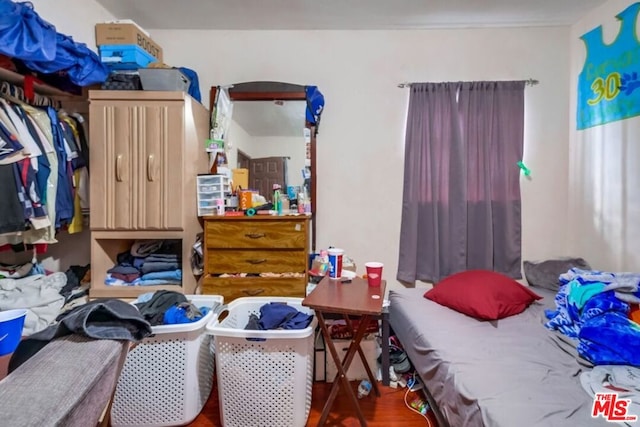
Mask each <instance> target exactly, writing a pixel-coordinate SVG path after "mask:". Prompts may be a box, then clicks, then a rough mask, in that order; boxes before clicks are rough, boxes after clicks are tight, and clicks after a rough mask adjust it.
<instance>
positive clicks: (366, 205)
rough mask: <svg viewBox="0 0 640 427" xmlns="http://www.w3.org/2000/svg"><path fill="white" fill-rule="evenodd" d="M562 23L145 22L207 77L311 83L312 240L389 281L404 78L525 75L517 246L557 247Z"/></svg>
mask: <svg viewBox="0 0 640 427" xmlns="http://www.w3.org/2000/svg"><path fill="white" fill-rule="evenodd" d="M569 31H570V28H569V27H549V28H513V29H509V28H502V29H455V30H423V31H419V30H416V31H186V30H180V31H169V30H153V29H151V32H152V34H153V37H154V39H155V40H157V41H158V42H159V43H160V44H161V45H162V47H163V49H164V53H165V61H166V62H168V63H169V64H171V65H176V66H187V67H190V68H193V69H195V70H197V72H198V73H199V77H200V83H201V91H202V93H204V94H207V93H208V88H209V86H210V85H212V84H229V83H234V82H243V81H252V80H278V81H285V82H291V83H298V84H315V85H318V87H319V88H320V90H321V91H322V92H323V93H324V95H325V99H326V110H325V112H324V115H323V117H322V122H321V126H320V133H319V135H318V171H317V172H318V177H319V181H318V182H319V183H318V201H317V202H318V206H319V208H318V215H317V217H318V224H317V225H318V230H319V235H318V244H319V247H327V246H328V245H334V246H338V247H342V248H345V249H346V251H347V255H349V256H351V257H353V258H354V259H355V260H356V262H357V264H358V266H359V271H360V272H361V271H362V270H363V268H364V263H365V262H366V261H371V260H378V261H382V262H383V263H384V264H385V274H384V275H385V277H386V279H387V280H389V281H390V282H391V286H401V285H400V284H399V283H397V282H396V281H395V275H396V270H397V261H398V260H397V258H398V239H399V231H400V217H401V203H402V183H403V156H404V151H403V150H404V132H405V120H406V118H405V116H406V110H407V102H408V96H409V92H408V90H407V89H399V88H397V87H396V86H397V84H398V83H399V82H404V81H450V80H485V79H486V80H503V79H526V78H530V77H531V78H535V79H539V80H540V84H539V85H538V86H534V87H528V88H527V89H526V91H527V92H526V113H525V114H526V122H525V123H526V125H525V154H524V162H525V164H526V165H527V166H528V167H529V168H530V169H531V171H532V179H531V180H526V179H524V178H523V181H522V193H523V214H522V215H523V235H522V239H523V257H524V259H544V258H548V257H551V256H557V255H564V254H565V252H566V246H565V242H566V230H567V216H566V215H565V212H566V211H567V186H568V184H567V179H568V175H567V165H568V139H569V131H568V128H567V123H568V121H569V117H568V110H567V106H568V97H569Z"/></svg>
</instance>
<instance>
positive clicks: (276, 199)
mask: <svg viewBox="0 0 640 427" xmlns="http://www.w3.org/2000/svg"><path fill="white" fill-rule="evenodd" d="M273 210H274V211H276V212H277V213H278V215H282V200H280V190H279V189H276V190H274V191H273Z"/></svg>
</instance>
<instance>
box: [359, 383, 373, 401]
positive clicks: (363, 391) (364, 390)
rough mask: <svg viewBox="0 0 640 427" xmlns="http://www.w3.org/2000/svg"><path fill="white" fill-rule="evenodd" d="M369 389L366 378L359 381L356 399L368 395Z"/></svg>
mask: <svg viewBox="0 0 640 427" xmlns="http://www.w3.org/2000/svg"><path fill="white" fill-rule="evenodd" d="M370 391H371V383H370V382H369V381H367V380H362V381H360V384H359V385H358V399H362V398H363V397H365V396H368V395H369V392H370Z"/></svg>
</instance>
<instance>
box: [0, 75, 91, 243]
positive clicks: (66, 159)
mask: <svg viewBox="0 0 640 427" xmlns="http://www.w3.org/2000/svg"><path fill="white" fill-rule="evenodd" d="M27 101H28V100H27V99H25V95H24V91H22V90H21V88H19V87H17V86H14V85H11V84H10V83H7V82H2V83H1V84H0V194H2V199H3V200H2V203H0V247H2V246H3V245H19V244H49V243H55V242H56V238H55V235H56V232H58V231H60V230H67V231H68V232H70V233H73V232H79V231H81V230H82V222H83V221H82V205H83V203H82V198H83V197H82V195H83V194H84V195H85V196H84V198H86V199H87V201H86V206H87V208H88V196H86V194H88V188H89V186H88V170H87V166H88V150H89V145H88V142H87V140H86V138H85V136H86V129H84V119H82V120H80V119H79V118H78V117H80V118H82V117H81V116H80V115H78V114H71V115H70V114H68V113H67V112H65V111H63V110H61V109H59V108H55V107H54V105H55V102H54V101H53V100H52V99H50V98H48V97H45V96H42V95H39V94H37V95H36V96H35V97H33V98H32V99H31V101H30V102H27Z"/></svg>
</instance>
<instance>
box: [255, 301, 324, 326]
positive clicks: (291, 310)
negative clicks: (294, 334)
mask: <svg viewBox="0 0 640 427" xmlns="http://www.w3.org/2000/svg"><path fill="white" fill-rule="evenodd" d="M312 320H313V315H312V314H306V313H303V312H301V311H299V310H298V309H296V308H295V307H292V306H290V305H287V304H285V303H281V302H272V303H269V304H264V305H263V306H262V307H260V316H258V315H257V314H254V313H251V314H249V321H248V322H247V325H246V326H245V329H247V330H259V331H267V330H272V329H305V328H307V327H308V326H309V325H310V324H311V321H312Z"/></svg>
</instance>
